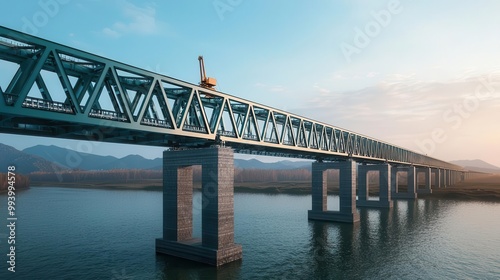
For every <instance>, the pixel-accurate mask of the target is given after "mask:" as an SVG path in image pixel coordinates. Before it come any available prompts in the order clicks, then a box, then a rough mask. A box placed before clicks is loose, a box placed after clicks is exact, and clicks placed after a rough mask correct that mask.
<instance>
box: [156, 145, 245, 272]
mask: <svg viewBox="0 0 500 280" xmlns="http://www.w3.org/2000/svg"><path fill="white" fill-rule="evenodd" d="M193 165H201V167H202V203H201V206H200V207H202V238H201V240H200V239H193V237H192V232H193V218H192V217H193V213H192V211H193V171H192V166H193ZM233 185H234V159H233V150H232V149H230V148H221V147H212V148H206V149H193V150H178V151H165V152H164V153H163V238H160V239H156V252H158V253H162V254H167V255H172V256H176V257H180V258H185V259H189V260H193V261H197V262H202V263H207V264H210V265H214V266H220V265H223V264H226V263H229V262H232V261H235V260H239V259H241V258H242V247H241V245H239V244H235V243H234V186H233Z"/></svg>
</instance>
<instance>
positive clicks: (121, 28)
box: [102, 1, 166, 38]
mask: <svg viewBox="0 0 500 280" xmlns="http://www.w3.org/2000/svg"><path fill="white" fill-rule="evenodd" d="M121 3H122V6H121V13H122V16H123V18H124V20H121V21H116V22H115V23H113V24H112V25H111V26H108V27H105V28H103V29H102V34H104V35H105V36H106V37H110V38H119V37H121V36H123V35H125V34H134V35H154V34H158V33H161V32H162V30H163V29H164V26H166V24H165V23H163V22H162V21H160V20H158V19H157V18H156V9H155V7H154V6H153V5H146V6H144V7H139V6H136V5H134V4H132V3H130V2H127V1H123V2H121Z"/></svg>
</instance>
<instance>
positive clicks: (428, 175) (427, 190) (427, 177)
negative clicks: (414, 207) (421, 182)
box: [417, 167, 432, 194]
mask: <svg viewBox="0 0 500 280" xmlns="http://www.w3.org/2000/svg"><path fill="white" fill-rule="evenodd" d="M417 170H418V171H419V172H423V173H424V174H425V188H423V189H418V188H417V193H422V194H424V193H425V194H427V193H432V182H431V168H430V167H419V168H418V169H417ZM417 177H418V174H417Z"/></svg>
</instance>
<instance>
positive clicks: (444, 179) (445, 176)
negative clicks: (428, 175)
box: [443, 169, 448, 189]
mask: <svg viewBox="0 0 500 280" xmlns="http://www.w3.org/2000/svg"><path fill="white" fill-rule="evenodd" d="M447 174H448V172H447V170H446V169H443V188H445V189H446V187H447V186H448V175H447Z"/></svg>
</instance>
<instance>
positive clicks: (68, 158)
mask: <svg viewBox="0 0 500 280" xmlns="http://www.w3.org/2000/svg"><path fill="white" fill-rule="evenodd" d="M23 152H24V153H27V154H31V155H36V156H39V157H41V158H44V159H46V160H48V161H51V162H55V163H57V164H59V165H61V166H64V167H66V168H68V169H82V170H111V169H161V167H162V164H163V162H162V159H161V158H156V159H145V158H143V157H141V156H139V155H128V156H126V157H123V158H117V157H113V156H99V155H94V154H89V153H82V152H76V151H73V150H69V149H65V148H61V147H58V146H53V145H52V146H43V145H37V146H34V147H30V148H26V149H24V150H23Z"/></svg>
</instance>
